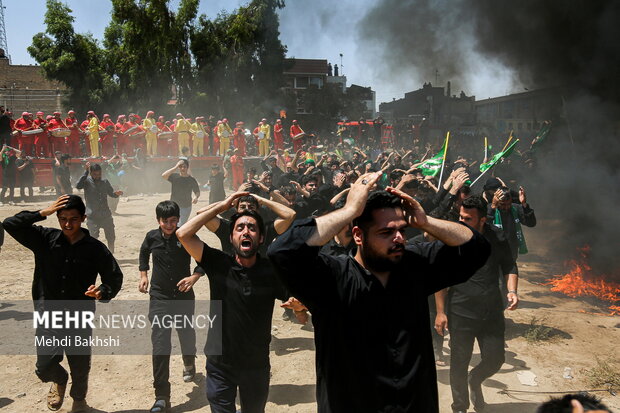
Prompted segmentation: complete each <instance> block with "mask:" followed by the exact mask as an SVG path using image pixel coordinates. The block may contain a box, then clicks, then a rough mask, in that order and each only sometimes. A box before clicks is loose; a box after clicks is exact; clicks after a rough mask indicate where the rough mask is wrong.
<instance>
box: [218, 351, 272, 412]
mask: <svg viewBox="0 0 620 413" xmlns="http://www.w3.org/2000/svg"><path fill="white" fill-rule="evenodd" d="M269 374H270V367H269V366H266V367H263V368H257V369H237V368H233V367H230V366H224V365H221V364H216V363H213V362H210V361H209V360H208V359H207V399H208V400H209V407H210V408H211V412H213V413H235V412H236V411H237V409H236V407H235V398H236V396H237V388H239V399H240V401H241V411H242V412H243V413H264V411H265V405H266V404H267V396H268V395H269V378H270V377H269Z"/></svg>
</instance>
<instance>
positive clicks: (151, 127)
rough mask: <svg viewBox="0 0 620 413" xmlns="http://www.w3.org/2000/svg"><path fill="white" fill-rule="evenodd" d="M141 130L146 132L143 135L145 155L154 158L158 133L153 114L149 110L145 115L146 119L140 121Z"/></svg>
mask: <svg viewBox="0 0 620 413" xmlns="http://www.w3.org/2000/svg"><path fill="white" fill-rule="evenodd" d="M142 128H143V129H144V131H145V132H146V133H145V135H144V138H145V139H146V154H147V155H150V156H155V155H156V154H157V132H159V129H158V128H157V125H156V123H155V112H153V111H152V110H149V111H148V112H147V113H146V117H145V118H144V120H142Z"/></svg>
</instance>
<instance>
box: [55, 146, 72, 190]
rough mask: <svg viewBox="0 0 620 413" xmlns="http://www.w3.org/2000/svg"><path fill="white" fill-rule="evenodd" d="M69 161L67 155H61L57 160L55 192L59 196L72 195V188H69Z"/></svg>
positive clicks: (69, 156)
mask: <svg viewBox="0 0 620 413" xmlns="http://www.w3.org/2000/svg"><path fill="white" fill-rule="evenodd" d="M69 159H71V155H69V154H68V153H65V154H62V155H61V156H60V159H59V161H58V162H59V163H58V166H57V167H56V185H54V186H55V187H56V192H57V193H59V196H60V194H69V195H71V194H72V193H73V187H71V170H70V169H69Z"/></svg>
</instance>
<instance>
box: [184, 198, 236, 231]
mask: <svg viewBox="0 0 620 413" xmlns="http://www.w3.org/2000/svg"><path fill="white" fill-rule="evenodd" d="M226 209H228V206H227V205H226V204H225V202H224V201H222V202H218V203H216V204H211V205H208V206H207V207H206V208H205V210H204V211H203V212H201V213H199V214H198V215H196V216H195V217H194V218H192V219H190V220H189V221H187V222H186V223H185V224H183V226H181V227H180V228H179V229H178V230H177V237H178V238H179V239H180V240H182V239H183V238H189V237H191V236H193V235H194V234H196V233H197V232H198V231H199V230H200V228H201V227H202V226H203V225H205V224H206V223H207V222H209V221H211V220H212V219H214V218H215V217H217V215H218V214H220V213H222V212H224V211H226Z"/></svg>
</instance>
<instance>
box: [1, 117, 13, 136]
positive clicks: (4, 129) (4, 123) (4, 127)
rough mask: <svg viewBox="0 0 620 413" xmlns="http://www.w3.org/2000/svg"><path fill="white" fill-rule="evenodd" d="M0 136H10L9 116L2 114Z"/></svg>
mask: <svg viewBox="0 0 620 413" xmlns="http://www.w3.org/2000/svg"><path fill="white" fill-rule="evenodd" d="M0 135H1V136H10V135H11V119H10V118H9V115H7V114H6V113H3V114H1V115H0Z"/></svg>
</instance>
